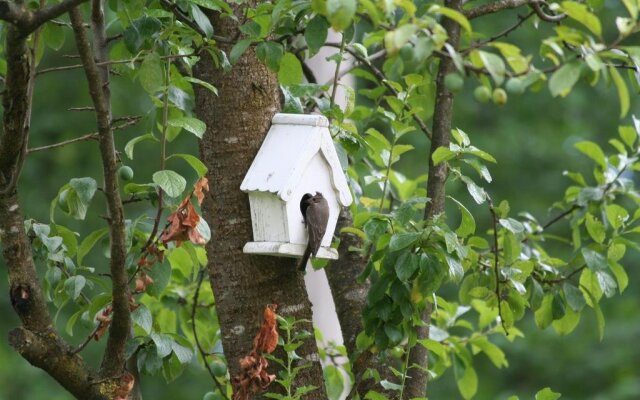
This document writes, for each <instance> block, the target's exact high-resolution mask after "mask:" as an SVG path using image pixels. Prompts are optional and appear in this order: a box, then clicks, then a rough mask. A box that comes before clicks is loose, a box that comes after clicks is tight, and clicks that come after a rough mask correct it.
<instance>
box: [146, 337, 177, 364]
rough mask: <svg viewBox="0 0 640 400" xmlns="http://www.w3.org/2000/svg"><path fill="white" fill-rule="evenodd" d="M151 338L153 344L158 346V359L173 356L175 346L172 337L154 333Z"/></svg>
mask: <svg viewBox="0 0 640 400" xmlns="http://www.w3.org/2000/svg"><path fill="white" fill-rule="evenodd" d="M149 336H150V337H151V340H153V343H154V344H155V345H156V352H157V354H158V357H160V358H164V357H166V356H168V355H169V354H171V350H172V349H171V346H172V344H173V339H172V338H171V336H169V335H166V334H164V333H157V332H152V333H151V335H149Z"/></svg>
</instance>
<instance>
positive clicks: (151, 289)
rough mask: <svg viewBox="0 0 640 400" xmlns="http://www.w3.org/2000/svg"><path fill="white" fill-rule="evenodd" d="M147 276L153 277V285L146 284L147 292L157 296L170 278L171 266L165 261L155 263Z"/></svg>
mask: <svg viewBox="0 0 640 400" xmlns="http://www.w3.org/2000/svg"><path fill="white" fill-rule="evenodd" d="M149 276H150V277H151V279H153V285H151V286H147V294H149V295H151V296H155V297H159V296H160V295H161V294H162V291H163V290H164V288H165V287H167V284H169V280H171V266H170V265H169V263H167V262H162V263H159V264H156V265H154V266H153V268H151V271H150V272H149Z"/></svg>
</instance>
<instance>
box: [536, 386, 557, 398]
mask: <svg viewBox="0 0 640 400" xmlns="http://www.w3.org/2000/svg"><path fill="white" fill-rule="evenodd" d="M560 396H561V394H560V393H556V392H554V391H553V390H551V389H550V388H548V387H547V388H544V389H542V390H540V391H539V392H538V393H536V400H557V399H559V398H560Z"/></svg>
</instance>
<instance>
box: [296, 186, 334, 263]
mask: <svg viewBox="0 0 640 400" xmlns="http://www.w3.org/2000/svg"><path fill="white" fill-rule="evenodd" d="M300 212H301V213H302V218H303V219H304V223H305V225H306V227H307V232H308V233H309V242H308V244H307V248H306V250H305V251H304V254H303V255H302V260H301V261H300V264H299V265H298V270H299V271H304V269H305V267H306V266H307V261H309V257H311V256H313V257H315V256H316V254H318V250H319V249H320V244H321V243H322V238H323V237H324V234H325V232H326V231H327V224H328V222H329V203H328V202H327V199H325V198H324V196H323V195H322V193H320V192H316V194H315V195H313V194H311V193H306V194H305V195H304V196H302V199H300Z"/></svg>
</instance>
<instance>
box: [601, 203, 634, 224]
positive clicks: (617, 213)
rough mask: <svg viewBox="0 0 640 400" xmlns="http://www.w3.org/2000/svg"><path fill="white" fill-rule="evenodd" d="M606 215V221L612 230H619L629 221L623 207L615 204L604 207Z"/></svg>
mask: <svg viewBox="0 0 640 400" xmlns="http://www.w3.org/2000/svg"><path fill="white" fill-rule="evenodd" d="M605 212H606V214H607V221H609V223H610V224H611V226H612V227H613V229H619V228H621V227H622V225H623V224H624V223H625V222H626V221H627V219H629V213H628V212H627V210H625V208H624V207H622V206H619V205H617V204H609V205H607V206H606V207H605Z"/></svg>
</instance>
